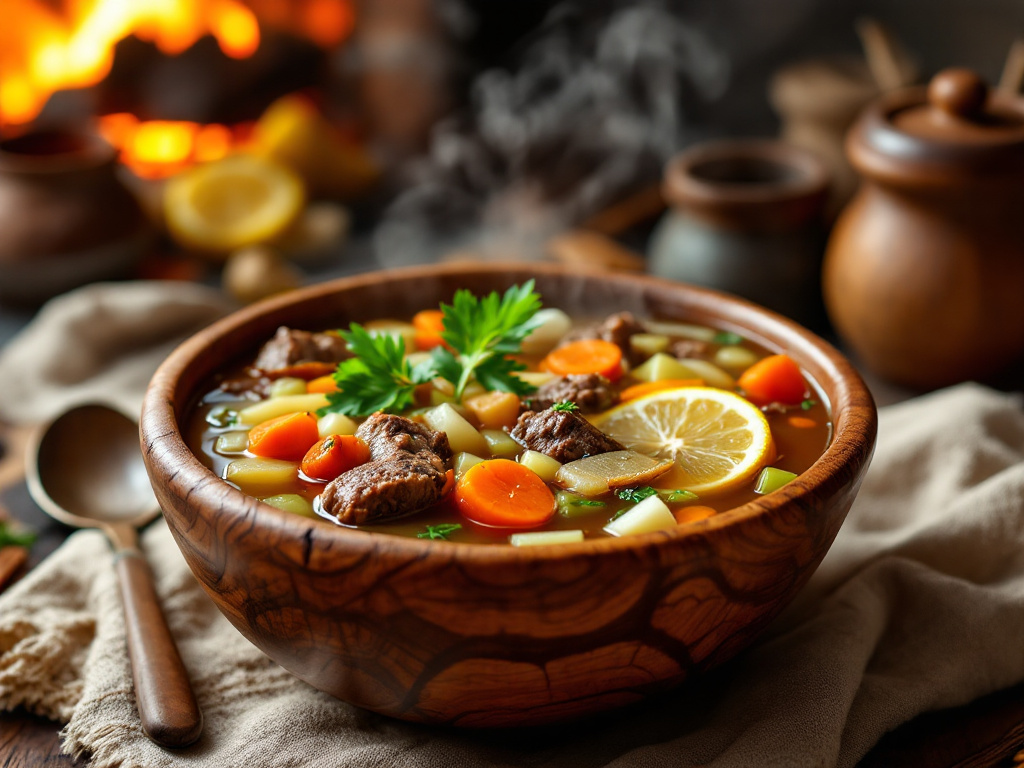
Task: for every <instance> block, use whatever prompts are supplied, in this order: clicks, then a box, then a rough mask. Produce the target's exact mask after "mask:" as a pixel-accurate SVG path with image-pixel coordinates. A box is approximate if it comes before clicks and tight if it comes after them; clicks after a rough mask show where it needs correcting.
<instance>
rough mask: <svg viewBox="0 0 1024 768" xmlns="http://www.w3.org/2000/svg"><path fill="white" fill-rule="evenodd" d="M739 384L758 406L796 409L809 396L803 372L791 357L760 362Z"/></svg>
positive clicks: (775, 356) (742, 375) (776, 356)
mask: <svg viewBox="0 0 1024 768" xmlns="http://www.w3.org/2000/svg"><path fill="white" fill-rule="evenodd" d="M736 383H737V385H738V386H739V388H740V389H741V390H743V393H744V394H745V395H746V396H747V399H748V400H750V402H752V403H754V404H755V405H768V404H769V403H782V404H783V405H796V404H797V403H799V402H800V401H801V400H803V399H804V397H806V395H807V383H806V382H805V381H804V377H803V376H802V375H801V373H800V368H799V366H797V364H796V363H795V362H794V361H793V359H792V358H791V357H789V356H788V355H771V356H770V357H766V358H764V359H762V360H758V361H757V362H756V363H754V364H753V365H752V366H750V367H749V368H747V370H745V371H744V372H743V373H742V374H741V375H740V377H739V379H737V380H736Z"/></svg>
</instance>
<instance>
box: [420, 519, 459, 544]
mask: <svg viewBox="0 0 1024 768" xmlns="http://www.w3.org/2000/svg"><path fill="white" fill-rule="evenodd" d="M461 528H462V525H460V524H459V523H442V524H441V525H428V526H427V529H426V530H425V531H423V532H421V533H417V534H416V536H417V538H420V539H446V540H447V538H448V537H449V536H450V535H451V534H453V533H455V531H458V530H460V529H461Z"/></svg>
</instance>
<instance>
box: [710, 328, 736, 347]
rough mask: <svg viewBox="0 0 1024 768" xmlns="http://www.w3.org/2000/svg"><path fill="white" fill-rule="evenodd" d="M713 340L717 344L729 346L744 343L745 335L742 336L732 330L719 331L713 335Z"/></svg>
mask: <svg viewBox="0 0 1024 768" xmlns="http://www.w3.org/2000/svg"><path fill="white" fill-rule="evenodd" d="M711 341H713V342H714V343H715V344H722V345H723V346H727V345H735V344H742V343H743V337H742V336H740V335H739V334H738V333H733V332H732V331H719V332H718V333H716V334H715V335H714V336H712V337H711Z"/></svg>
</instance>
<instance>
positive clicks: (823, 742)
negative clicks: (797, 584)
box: [0, 299, 1024, 768]
mask: <svg viewBox="0 0 1024 768" xmlns="http://www.w3.org/2000/svg"><path fill="white" fill-rule="evenodd" d="M69 301H70V299H69ZM143 314H144V315H145V317H149V316H152V315H153V314H154V313H152V312H144V313H143ZM156 314H159V313H156ZM145 317H140V318H139V323H140V324H141V323H144V322H145ZM45 323H46V319H45V318H41V319H40V321H39V323H38V324H37V325H36V326H35V327H33V328H30V329H28V330H27V331H26V334H38V335H39V336H41V337H45V336H46V335H47V332H46V328H45ZM136 330H137V329H136ZM11 348H12V349H13V348H15V344H12V345H11ZM6 363H7V355H6V351H5V352H4V353H3V354H0V400H4V401H7V402H3V403H0V407H4V408H8V407H11V404H10V402H9V399H8V397H7V393H8V392H9V391H11V390H9V389H8V388H7V384H6V381H7V380H8V379H6V378H5V377H9V376H10V375H11V369H10V368H9V367H7V365H6ZM96 370H97V373H98V374H100V375H102V373H101V371H100V369H99V368H97V369H96ZM19 375H20V376H21V377H23V378H24V381H23V384H25V383H26V382H31V381H33V380H39V379H43V378H46V373H45V371H41V370H39V369H38V368H36V369H32V368H27V369H24V370H21V372H20V374H19ZM81 385H86V386H88V382H79V383H78V384H76V385H75V387H77V386H81ZM75 387H72V389H74V388H75ZM31 389H33V387H31V386H26V387H25V388H24V389H22V390H20V391H28V390H31ZM143 545H144V548H145V549H146V551H147V553H148V554H149V556H150V558H151V562H152V564H153V569H154V571H155V573H156V578H157V584H158V590H159V592H160V595H161V597H162V599H163V602H164V607H165V609H166V611H167V613H168V617H169V622H170V625H171V628H172V631H173V632H174V634H175V636H176V637H177V639H178V643H179V645H180V648H181V651H182V656H183V658H184V661H185V664H186V666H187V667H188V668H189V670H190V671H191V674H192V677H193V681H194V685H195V689H196V695H197V698H198V700H199V703H200V706H201V707H202V708H203V710H204V713H205V717H206V727H205V731H204V734H203V737H202V739H201V740H200V742H199V743H198V744H197V745H195V746H194V747H191V748H189V749H187V750H183V751H180V752H168V751H164V750H161V749H159V748H157V747H155V746H154V745H153V744H151V743H150V742H149V741H148V740H147V739H146V738H145V736H144V735H143V733H142V732H141V729H140V725H139V721H138V716H137V714H136V712H135V708H134V699H133V695H132V692H131V686H130V677H129V671H128V660H127V654H126V651H125V647H124V638H123V628H122V618H121V613H120V605H119V602H118V598H117V593H116V590H115V589H114V583H113V570H112V563H111V556H110V553H109V550H108V548H107V546H106V544H105V543H104V542H103V541H102V539H101V538H100V537H99V536H98V535H97V534H95V533H92V532H81V533H77V534H75V535H74V536H72V537H71V538H70V539H69V540H68V542H67V543H66V544H65V545H64V546H63V547H62V548H61V549H60V550H58V551H57V552H56V553H55V554H54V555H52V556H51V557H50V558H49V559H48V560H47V561H46V562H44V563H43V564H42V565H40V566H39V567H38V568H36V569H35V570H34V571H33V572H31V573H30V574H29V575H28V576H27V577H26V578H25V579H23V580H22V581H21V582H19V583H18V584H16V585H15V586H14V587H13V588H11V589H10V590H8V592H7V593H5V594H3V595H0V707H2V708H13V707H15V706H19V705H20V706H25V707H27V708H28V709H30V710H31V711H33V712H38V713H40V714H42V715H45V716H47V717H51V718H53V719H56V720H59V721H61V722H65V723H66V726H65V727H64V730H63V738H64V748H65V749H66V750H67V751H68V752H71V753H74V754H82V755H91V763H90V765H92V766H96V768H106V767H107V766H122V767H123V768H133V767H134V766H147V768H160V767H161V766H167V767H168V768H170V767H172V766H182V767H186V766H187V767H188V768H207V766H209V767H211V768H212V767H213V766H217V768H221V767H222V766H236V765H251V766H268V767H270V768H278V767H284V766H312V767H313V768H319V767H321V766H323V767H324V768H326V767H328V766H332V767H333V766H338V767H340V766H353V767H354V766H397V767H398V768H402V767H405V766H408V767H410V768H411V767H413V766H415V767H416V768H419V767H420V766H431V767H432V768H433V767H435V766H438V767H443V766H452V767H457V766H502V767H506V766H507V767H509V768H511V767H512V766H530V767H531V768H544V767H550V768H557V767H562V766H565V767H566V768H569V767H571V768H588V767H590V766H594V767H596V766H617V767H620V768H628V767H631V766H638V767H639V766H644V767H645V768H646V767H647V766H696V765H709V766H714V767H715V768H732V767H734V766H735V767H736V768H740V767H742V768H748V767H749V766H752V765H764V766H816V767H817V766H852V765H854V764H855V763H856V762H857V761H858V759H859V758H860V757H862V756H863V755H864V754H865V753H866V752H867V751H868V750H869V749H870V748H871V747H872V746H873V745H874V744H875V742H876V741H877V740H878V738H879V737H880V736H881V735H882V734H883V733H885V732H886V731H888V730H891V729H892V728H894V727H896V726H897V725H899V724H900V723H902V722H905V721H907V720H909V719H911V718H913V717H914V716H916V715H918V714H920V713H922V712H925V711H927V710H931V709H936V708H941V707H948V706H955V705H959V704H963V703H965V702H968V701H970V700H972V699H974V698H976V697H978V696H981V695H983V694H985V693H988V692H991V691H994V690H997V689H1000V688H1004V687H1006V686H1010V685H1012V684H1014V683H1016V682H1018V681H1020V680H1022V679H1024V643H1022V642H1021V638H1022V637H1024V412H1022V411H1021V408H1020V403H1019V402H1018V400H1017V398H1014V397H1010V396H1007V395H1004V394H1000V393H996V392H994V391H991V390H988V389H985V388H982V387H979V386H975V385H963V386H960V387H956V388H952V389H949V390H946V391H942V392H938V393H935V394H933V395H929V396H927V397H922V398H919V399H917V400H915V401H910V402H907V403H904V404H901V405H898V406H892V407H889V408H887V409H884V410H883V412H882V415H881V425H880V434H879V443H878V449H877V451H876V455H875V460H874V463H873V465H872V467H871V470H870V471H869V473H868V476H867V478H866V480H865V482H864V486H863V489H862V491H861V494H860V496H859V498H858V500H857V503H856V504H855V506H854V509H853V510H852V511H851V513H850V516H849V518H848V519H847V522H846V524H845V525H844V527H843V529H842V531H841V532H840V534H839V537H838V538H837V540H836V542H835V544H834V545H833V547H832V549H831V551H830V553H829V555H828V557H827V558H826V560H825V562H824V563H823V564H822V566H821V568H820V569H819V570H818V572H817V573H816V574H815V576H814V578H813V579H812V581H811V583H810V584H809V586H808V588H807V589H806V590H805V591H804V592H803V593H802V594H801V596H800V598H799V599H798V600H797V602H796V603H795V604H794V605H793V606H792V607H791V609H790V610H789V611H787V612H786V613H785V614H784V615H783V616H782V617H780V619H779V620H778V621H776V623H775V624H774V625H773V626H772V627H771V628H770V631H769V632H768V634H767V635H766V636H765V637H763V638H762V640H761V641H760V642H759V643H758V644H756V645H755V646H754V647H753V648H751V649H749V650H748V651H747V652H746V653H744V654H742V655H741V656H739V657H738V658H737V659H735V660H734V661H733V662H731V663H729V664H727V665H725V666H724V667H722V668H721V669H719V670H716V671H714V672H712V673H711V674H709V675H707V676H706V677H705V678H703V679H700V680H695V681H693V682H692V683H690V684H687V685H686V686H683V687H682V688H679V689H677V690H675V691H673V692H671V693H670V694H667V695H664V696H660V697H657V698H655V699H652V700H651V701H649V702H647V703H645V704H643V705H641V706H639V707H634V708H631V709H628V710H623V711H620V712H615V713H611V714H609V715H607V716H602V717H600V718H596V719H595V720H592V721H589V722H585V723H582V724H576V725H571V726H563V727H554V728H550V729H545V730H530V731H525V732H518V731H513V732H511V733H507V734H494V733H473V732H459V731H453V730H444V729H438V728H430V727H426V726H415V725H410V724H406V723H402V722H398V721H395V720H391V719H388V718H385V717H381V716H378V715H374V714H372V713H368V712H364V711H361V710H358V709H356V708H354V707H351V706H349V705H347V704H344V703H342V702H339V701H336V700H334V699H332V698H330V697H328V696H326V695H324V694H322V693H320V692H318V691H316V690H314V689H313V688H311V687H309V686H308V685H306V684H305V683H302V682H300V681H298V680H296V679H295V678H293V677H292V676H291V675H289V674H288V673H287V672H284V671H283V670H281V669H280V668H278V667H277V666H276V665H274V664H273V663H272V662H270V661H268V660H267V659H266V658H265V657H264V656H263V655H262V654H261V653H260V652H259V651H257V650H256V649H255V648H254V647H253V646H251V645H250V644H249V643H248V642H247V641H246V640H244V639H243V638H242V637H241V636H240V635H239V634H238V633H237V632H236V631H235V630H234V629H233V628H232V627H231V626H230V625H229V624H228V623H227V621H226V620H225V619H223V618H222V617H221V616H220V615H219V614H218V613H217V612H216V610H215V609H214V608H213V607H212V605H211V603H210V602H209V600H208V599H207V598H206V596H205V593H203V592H202V591H201V589H200V588H199V587H198V586H197V585H196V583H195V582H194V581H193V579H192V577H191V576H190V574H189V572H188V570H187V568H186V566H185V564H184V561H183V560H182V558H181V556H180V555H179V553H178V551H177V549H176V547H175V546H174V544H173V541H172V539H171V537H170V535H169V533H168V531H167V529H166V527H165V526H164V525H163V524H162V523H158V524H155V525H154V526H153V527H152V528H150V529H149V530H148V531H147V532H146V535H145V536H144V539H143ZM495 695H500V691H495Z"/></svg>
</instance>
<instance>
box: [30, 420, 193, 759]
mask: <svg viewBox="0 0 1024 768" xmlns="http://www.w3.org/2000/svg"><path fill="white" fill-rule="evenodd" d="M26 461H27V467H26V470H27V476H26V481H27V484H28V489H29V493H30V494H31V495H32V498H33V499H35V501H36V503H37V504H38V505H39V506H40V507H42V509H43V510H44V511H45V512H46V513H47V514H49V515H51V516H52V517H54V518H55V519H57V520H59V521H60V522H62V523H65V524H67V525H70V526H74V527H79V528H99V529H101V530H103V531H104V532H105V533H106V535H107V537H108V538H109V539H110V543H111V545H112V546H113V547H114V562H115V565H116V568H117V576H118V581H119V583H120V587H121V599H122V602H123V603H124V618H125V630H126V634H127V642H128V656H129V658H130V660H131V665H132V680H133V682H134V685H135V697H136V700H137V703H138V708H139V716H140V717H141V719H142V727H143V729H145V731H146V733H147V734H148V735H149V737H150V738H151V739H152V740H153V741H154V742H155V743H157V744H159V745H161V746H163V747H185V746H188V745H189V744H192V743H193V742H195V741H196V739H198V738H199V734H200V733H201V732H202V728H203V716H202V713H201V712H200V711H199V706H198V705H197V704H196V700H195V696H194V695H193V693H192V687H191V685H190V683H189V679H188V673H187V672H186V671H185V665H184V664H183V663H182V661H181V656H180V655H179V653H178V649H177V647H176V646H175V644H174V638H173V637H171V632H170V629H169V628H168V626H167V621H166V619H165V618H164V615H163V612H162V611H161V609H160V603H159V601H158V599H157V595H156V590H155V589H154V588H153V576H152V573H151V572H150V570H149V566H148V565H147V564H146V561H145V559H144V557H143V554H142V551H141V550H140V549H139V544H138V529H139V527H141V526H142V525H144V524H146V523H148V522H149V521H150V520H152V519H153V518H155V517H156V515H157V514H159V512H160V509H159V507H158V506H157V503H156V498H155V497H154V496H153V490H152V488H151V487H150V484H149V478H148V476H147V474H146V467H145V465H144V464H143V461H142V452H141V450H140V449H139V430H138V425H137V424H136V423H135V422H134V421H133V420H132V419H130V418H128V417H127V416H125V415H124V414H122V413H120V412H119V411H116V410H113V409H112V408H109V407H108V406H105V405H98V404H91V405H82V406H78V407H76V408H73V409H71V410H69V411H67V412H65V413H64V414H62V415H61V416H59V417H57V418H56V419H55V420H53V421H52V422H50V423H49V424H47V425H45V426H43V427H42V428H41V429H40V430H39V431H38V432H37V433H36V435H35V439H34V440H33V441H31V442H30V444H29V449H28V451H27V459H26Z"/></svg>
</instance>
